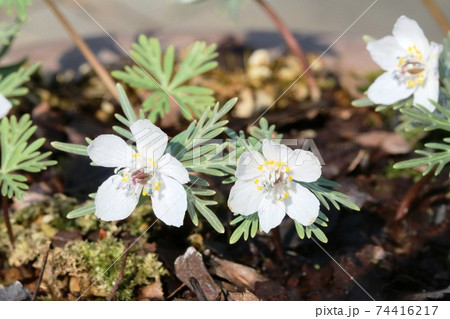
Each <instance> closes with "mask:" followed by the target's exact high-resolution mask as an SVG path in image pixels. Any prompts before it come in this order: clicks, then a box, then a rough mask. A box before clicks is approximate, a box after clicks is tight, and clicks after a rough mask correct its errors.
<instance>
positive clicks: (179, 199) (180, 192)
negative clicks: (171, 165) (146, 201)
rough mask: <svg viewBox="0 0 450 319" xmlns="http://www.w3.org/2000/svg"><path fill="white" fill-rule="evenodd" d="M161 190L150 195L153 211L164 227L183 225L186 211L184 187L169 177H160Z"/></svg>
mask: <svg viewBox="0 0 450 319" xmlns="http://www.w3.org/2000/svg"><path fill="white" fill-rule="evenodd" d="M160 182H161V188H160V189H159V190H158V191H157V192H155V193H154V194H153V195H152V205H153V211H154V212H155V215H156V217H158V218H159V219H160V220H161V221H163V222H164V223H165V224H166V225H171V226H176V227H180V226H181V225H183V220H184V215H185V213H186V209H187V195H186V191H185V189H184V187H183V186H182V185H181V184H180V183H178V182H177V181H176V180H174V179H173V178H171V177H168V176H165V175H161V177H160Z"/></svg>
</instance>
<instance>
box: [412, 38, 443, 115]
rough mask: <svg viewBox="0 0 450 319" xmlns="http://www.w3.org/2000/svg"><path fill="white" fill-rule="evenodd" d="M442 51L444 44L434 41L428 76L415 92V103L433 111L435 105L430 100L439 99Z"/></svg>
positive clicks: (428, 65)
mask: <svg viewBox="0 0 450 319" xmlns="http://www.w3.org/2000/svg"><path fill="white" fill-rule="evenodd" d="M441 52H442V45H440V44H437V43H434V42H432V43H431V52H430V57H429V59H428V64H427V73H426V78H425V80H424V82H423V84H422V85H419V86H418V87H417V89H416V92H415V93H414V105H418V104H420V105H422V106H425V107H426V108H427V109H428V110H430V111H432V112H433V111H434V109H435V107H434V105H433V104H431V102H430V101H429V100H433V101H434V102H437V101H438V99H439V55H440V54H441Z"/></svg>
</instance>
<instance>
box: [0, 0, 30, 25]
mask: <svg viewBox="0 0 450 319" xmlns="http://www.w3.org/2000/svg"><path fill="white" fill-rule="evenodd" d="M30 4H31V0H0V7H5V9H6V13H7V14H9V15H14V14H15V15H17V17H18V18H19V19H20V20H22V21H23V20H25V19H26V18H27V6H29V5H30Z"/></svg>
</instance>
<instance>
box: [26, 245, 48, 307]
mask: <svg viewBox="0 0 450 319" xmlns="http://www.w3.org/2000/svg"><path fill="white" fill-rule="evenodd" d="M51 245H52V243H51V242H50V243H48V248H47V252H46V253H45V256H44V260H43V262H42V266H41V271H40V272H39V277H38V280H37V283H36V287H34V293H33V297H32V298H31V301H35V300H36V297H37V294H38V293H39V286H40V285H41V282H42V278H43V277H44V270H45V266H46V265H47V259H48V253H49V252H50V247H51Z"/></svg>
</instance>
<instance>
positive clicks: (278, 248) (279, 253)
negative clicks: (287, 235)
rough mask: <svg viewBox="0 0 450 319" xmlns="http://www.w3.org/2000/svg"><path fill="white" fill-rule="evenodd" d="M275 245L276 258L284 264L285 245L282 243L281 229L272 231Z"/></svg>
mask: <svg viewBox="0 0 450 319" xmlns="http://www.w3.org/2000/svg"><path fill="white" fill-rule="evenodd" d="M271 233H272V239H273V243H274V245H275V256H276V258H277V260H278V261H280V262H282V263H284V254H283V244H282V242H281V235H280V228H279V226H277V227H275V228H273V229H272V231H271Z"/></svg>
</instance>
